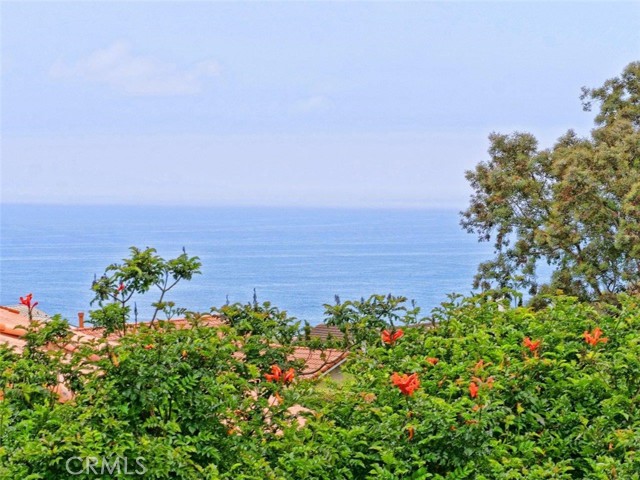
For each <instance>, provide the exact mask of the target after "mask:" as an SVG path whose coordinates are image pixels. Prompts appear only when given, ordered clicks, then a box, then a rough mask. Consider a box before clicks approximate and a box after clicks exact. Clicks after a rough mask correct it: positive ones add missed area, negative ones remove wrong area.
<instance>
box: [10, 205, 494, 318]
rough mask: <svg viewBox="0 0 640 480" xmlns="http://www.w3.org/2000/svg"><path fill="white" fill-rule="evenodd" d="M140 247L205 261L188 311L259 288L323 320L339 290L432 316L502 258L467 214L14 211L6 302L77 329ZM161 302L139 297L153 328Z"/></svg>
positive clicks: (176, 294)
mask: <svg viewBox="0 0 640 480" xmlns="http://www.w3.org/2000/svg"><path fill="white" fill-rule="evenodd" d="M130 246H137V247H140V248H143V247H147V246H149V247H154V248H156V249H157V250H158V253H159V254H160V255H162V256H163V257H165V258H173V257H175V256H177V255H179V254H180V253H182V248H183V247H184V248H185V249H186V251H187V253H188V254H189V255H197V256H198V257H200V260H201V261H202V275H197V276H195V277H194V278H193V280H191V281H190V282H183V283H181V284H179V285H178V286H177V287H176V288H175V289H174V290H172V291H171V294H170V295H169V297H168V299H169V300H173V301H175V302H176V304H177V305H178V306H183V307H185V308H188V309H189V310H193V311H201V312H208V311H209V310H210V309H211V308H212V307H215V306H221V305H223V304H224V303H225V302H226V301H227V300H228V301H230V302H249V301H251V300H252V297H253V290H254V288H255V290H256V294H257V298H258V301H266V300H268V301H270V302H271V303H272V304H274V305H276V306H278V307H279V308H281V309H284V310H286V311H287V312H288V313H289V314H290V315H291V316H294V317H297V318H298V319H300V320H308V321H309V322H310V323H311V324H317V323H319V322H321V321H322V319H323V318H324V316H323V312H324V308H323V304H325V303H333V302H334V296H335V295H339V296H340V298H341V299H342V300H348V299H360V298H361V297H368V296H369V295H370V294H373V293H380V294H388V293H391V294H393V295H402V296H405V297H407V298H408V299H410V300H411V299H413V300H415V301H416V303H417V304H418V305H419V306H420V307H421V308H422V311H423V313H425V314H428V313H429V312H430V311H431V309H432V308H434V307H436V306H437V305H439V304H440V303H441V302H443V301H445V300H446V295H447V294H448V293H452V292H457V293H462V294H468V293H470V291H471V283H472V279H473V275H474V274H475V272H476V268H477V265H478V264H479V263H480V262H481V261H484V260H487V259H489V258H491V256H492V255H491V254H492V248H491V245H489V244H486V243H478V242H477V239H476V238H475V236H474V235H471V234H467V233H466V232H464V231H463V230H462V228H461V227H460V226H459V214H458V212H457V211H455V210H373V209H359V210H349V209H310V208H221V207H216V208H196V207H148V206H144V207H142V206H135V207H133V206H132V207H125V206H36V205H2V206H1V207H0V304H1V305H11V304H16V303H18V298H19V297H20V296H24V295H25V294H27V293H33V296H34V299H35V300H38V301H39V302H40V305H39V306H38V308H41V309H42V310H44V311H45V312H47V313H48V314H50V315H52V314H55V313H60V314H61V315H62V316H63V317H65V318H67V319H68V320H69V321H70V322H71V323H72V324H75V323H76V320H77V313H78V312H88V311H89V310H90V309H93V308H95V306H91V305H90V301H91V299H92V298H93V295H92V292H91V282H92V280H93V278H94V275H97V276H100V275H101V274H102V273H103V272H104V270H105V268H106V267H107V266H108V265H109V264H111V263H114V262H120V261H121V259H122V258H124V257H126V256H127V255H128V248H129V247H130ZM156 300H157V295H156V293H155V292H154V291H153V290H152V291H150V292H149V293H148V294H147V295H145V296H143V297H141V298H137V299H136V304H137V307H138V310H139V319H140V320H141V321H142V320H144V319H145V318H146V317H148V316H149V315H150V312H151V311H152V309H151V307H150V303H151V302H153V301H156Z"/></svg>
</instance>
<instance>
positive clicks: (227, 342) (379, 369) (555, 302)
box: [0, 296, 640, 480]
mask: <svg viewBox="0 0 640 480" xmlns="http://www.w3.org/2000/svg"><path fill="white" fill-rule="evenodd" d="M365 302H369V304H371V303H377V304H378V305H377V307H376V312H377V313H375V312H369V315H372V316H374V317H375V316H376V315H380V314H382V315H387V316H386V317H385V318H386V319H387V320H388V318H389V317H388V314H389V312H390V311H394V312H400V313H398V316H394V324H395V327H396V328H398V327H400V326H402V325H404V324H405V323H407V322H408V323H411V324H413V323H415V321H416V319H415V312H414V311H412V310H409V312H408V313H407V312H404V311H402V310H399V309H398V308H399V307H402V305H400V304H398V302H396V300H395V299H393V298H391V299H384V297H374V298H373V299H370V300H368V301H365ZM385 302H386V303H385ZM338 307H339V306H338ZM338 307H336V308H338ZM336 308H333V307H332V310H331V311H330V312H328V314H329V316H330V315H332V314H335V313H336ZM352 308H353V305H351V306H349V304H347V306H343V307H342V309H347V310H350V309H352ZM338 310H340V308H338ZM224 314H225V316H226V317H227V319H228V320H227V323H228V326H224V327H219V328H213V327H208V326H204V325H202V324H201V321H200V320H198V319H197V318H194V319H193V320H192V328H190V329H176V328H174V327H173V326H172V325H171V324H168V323H164V322H159V323H158V324H157V325H156V326H155V327H150V328H149V327H142V328H139V329H137V330H136V331H131V332H130V333H129V334H128V335H126V336H125V337H123V339H122V340H121V342H120V344H119V345H117V346H114V347H113V348H112V349H111V350H109V353H108V354H107V353H106V351H105V349H104V347H103V342H104V340H102V341H100V342H98V343H97V344H96V345H92V346H84V347H82V348H80V349H78V350H76V351H75V353H74V354H73V356H72V360H71V361H70V362H60V361H59V358H58V356H59V355H60V354H59V353H57V351H56V350H55V349H50V348H46V345H47V344H50V342H52V341H54V342H58V343H60V342H64V341H68V332H67V330H66V329H65V325H64V322H62V321H60V320H59V319H57V320H56V321H55V322H52V323H50V324H48V325H46V327H45V328H44V329H39V330H37V331H33V332H31V333H30V335H29V338H28V340H29V347H28V348H27V349H26V350H25V352H24V354H22V355H18V354H16V353H12V352H11V351H9V349H8V348H2V349H0V371H1V372H2V376H1V382H2V384H1V387H2V393H3V398H4V399H3V401H1V402H0V442H1V444H0V478H7V479H17V478H20V479H56V480H57V479H64V478H101V476H100V475H97V476H96V475H88V476H87V475H78V476H73V475H70V474H69V473H68V471H67V470H66V466H65V465H66V462H67V461H68V459H69V458H71V457H82V458H84V457H87V456H92V457H98V458H102V457H107V458H111V459H113V458H117V457H120V458H127V459H129V463H130V464H133V468H132V469H131V470H133V469H135V467H136V464H135V463H134V460H133V459H137V458H139V457H142V458H143V460H142V464H143V465H144V467H145V473H144V475H143V478H166V479H169V478H184V479H203V478H212V479H215V478H236V479H264V478H273V479H290V478H294V479H296V478H299V479H306V478H326V479H339V478H353V479H358V478H362V479H366V478H371V479H374V478H375V479H378V478H383V479H384V478H387V479H395V478H415V479H418V478H433V479H445V478H446V479H463V478H468V479H543V478H549V479H614V478H619V479H629V480H632V479H638V478H640V458H638V456H637V454H636V452H637V450H638V448H640V410H639V401H640V399H639V396H638V395H639V393H640V337H639V336H638V334H637V332H638V329H639V328H640V305H639V304H638V301H637V300H636V299H635V298H633V297H626V296H622V297H619V305H618V306H617V307H615V308H614V307H607V309H604V310H596V308H595V307H593V306H590V305H587V304H582V303H579V302H578V301H577V300H575V299H572V298H570V297H554V298H551V299H550V305H549V306H548V307H547V308H544V309H542V310H539V311H533V310H531V309H528V308H522V307H521V308H510V307H508V306H506V305H504V304H501V303H497V302H494V301H491V300H488V299H487V298H486V297H476V298H470V299H463V300H461V299H455V298H454V299H452V300H451V301H450V302H448V303H446V304H443V306H442V308H441V309H439V311H437V312H435V313H434V317H435V318H438V321H439V323H438V326H437V327H435V328H432V327H431V326H430V325H429V323H428V322H426V323H424V324H422V325H420V326H415V325H414V326H404V327H403V331H404V335H402V336H397V339H396V340H394V341H391V342H388V343H385V342H383V341H382V340H381V338H380V329H379V328H378V329H377V330H376V335H375V336H371V337H370V338H363V339H361V342H360V343H359V344H358V348H357V349H355V350H354V351H353V353H352V355H351V357H350V359H349V360H348V362H347V364H346V365H345V367H344V369H345V370H346V371H347V372H348V375H347V379H345V380H344V381H343V382H341V383H332V382H330V381H328V380H326V379H325V380H322V379H321V380H300V379H298V378H296V380H295V381H294V382H292V383H288V382H282V381H280V382H278V381H275V382H268V381H266V378H265V373H270V367H271V366H272V365H274V364H276V365H280V367H282V369H283V371H284V369H286V368H289V367H292V368H294V369H295V370H296V371H297V370H298V369H299V367H300V365H298V364H295V363H287V362H286V354H287V352H288V349H289V348H290V346H288V345H282V346H280V345H276V344H274V342H273V338H274V336H280V338H284V337H286V335H288V332H289V329H290V328H293V327H292V326H291V325H287V322H286V321H285V320H286V315H284V314H282V312H280V311H278V310H277V309H273V307H271V306H270V305H268V304H265V305H258V304H250V305H246V306H241V305H231V306H227V307H225V308H224ZM272 314H273V315H275V316H276V317H277V318H276V319H275V320H272V318H271V317H272ZM350 315H351V316H352V320H353V322H355V323H356V324H358V323H360V322H361V321H362V319H359V317H358V316H357V315H353V314H350ZM394 315H395V314H394ZM377 318H378V320H379V321H380V322H381V324H380V325H381V326H382V325H384V326H386V327H387V328H392V327H391V326H390V325H389V323H386V320H385V319H383V317H380V316H378V317H377ZM264 321H267V322H269V321H272V322H273V323H271V327H272V328H270V329H269V330H268V331H258V330H256V329H257V328H258V327H259V325H260V324H261V323H262V322H264ZM366 321H373V319H372V317H371V318H368V319H367V320H366ZM596 328H600V329H601V330H602V331H603V334H602V336H601V337H600V338H597V334H595V329H596ZM280 329H282V330H283V331H280V332H277V330H280ZM396 331H397V330H396ZM585 332H590V333H591V334H594V335H592V336H585V335H584V333H585ZM604 337H606V338H607V341H606V342H605V341H603V339H604ZM65 338H66V339H67V340H65ZM525 339H530V341H529V342H528V343H527V342H525ZM594 339H595V340H594ZM538 340H539V341H540V343H539V344H537V343H536V342H537V341H538ZM586 340H590V342H587V341H586ZM258 346H259V347H258ZM92 353H98V356H99V358H98V359H95V358H96V357H92V356H91V354H92ZM92 358H94V360H91V359H92ZM91 365H93V366H92V367H91ZM79 371H81V372H82V373H81V375H80V377H78V375H77V373H78V372H79ZM394 372H397V373H399V374H400V375H402V374H413V373H415V374H417V378H418V379H419V386H417V388H415V387H416V385H415V384H414V385H413V386H412V387H411V389H409V390H405V392H407V393H409V392H411V393H412V394H411V395H405V394H403V393H402V391H401V389H400V388H399V387H397V386H395V385H394V384H393V383H392V381H391V377H392V375H393V373H394ZM60 378H64V379H65V381H66V382H67V384H68V385H69V386H71V387H73V389H74V390H75V392H76V396H75V398H74V399H73V400H72V401H69V402H67V403H59V402H57V401H56V395H55V394H54V393H53V392H52V391H51V388H47V386H49V387H51V386H53V385H55V384H56V382H57V381H58V380H59V379H60ZM473 385H475V387H474V386H473ZM476 390H477V392H476ZM474 395H475V396H474ZM278 397H279V398H280V401H276V400H275V398H278ZM280 402H281V403H280ZM293 405H301V406H304V407H306V408H308V409H309V410H310V411H308V412H303V413H299V414H297V415H298V417H299V418H302V417H304V419H305V420H306V424H305V425H304V426H301V425H300V423H299V421H298V419H297V418H296V416H295V415H293V414H292V413H291V412H290V411H288V408H289V407H291V406H293ZM77 462H79V460H78V461H77ZM72 466H73V468H75V469H76V470H77V469H78V468H81V465H80V464H79V463H73V464H72ZM117 476H118V474H117V472H116V473H114V474H113V475H108V474H105V475H104V476H103V478H113V477H117ZM119 477H120V478H135V475H133V476H132V475H125V474H124V473H121V474H120V475H119Z"/></svg>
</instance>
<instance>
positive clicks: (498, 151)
mask: <svg viewBox="0 0 640 480" xmlns="http://www.w3.org/2000/svg"><path fill="white" fill-rule="evenodd" d="M580 98H581V100H582V102H583V109H584V110H585V111H590V110H591V108H592V107H593V105H594V104H595V105H598V106H599V108H600V110H599V112H598V114H597V115H596V117H595V128H594V129H593V130H592V131H591V135H590V136H589V137H588V138H579V137H578V136H577V135H576V133H575V132H573V131H572V130H569V131H568V132H567V133H566V134H565V135H563V136H562V137H561V138H560V139H558V141H557V142H556V144H555V145H554V146H553V148H551V149H545V150H539V149H538V143H537V140H536V139H535V137H534V136H533V135H531V134H529V133H522V132H514V133H512V134H508V135H505V134H499V133H492V134H491V135H490V136H489V140H490V142H491V146H490V148H489V155H490V159H489V161H487V162H481V163H480V164H478V165H477V166H476V168H475V170H472V171H468V172H466V178H467V180H468V181H469V182H470V184H471V186H472V187H473V190H474V193H473V194H472V196H471V200H470V205H469V207H468V208H467V210H465V211H463V212H461V215H462V219H461V225H462V226H463V227H464V228H465V229H466V230H467V231H468V232H470V233H476V234H477V235H478V237H479V240H480V241H490V240H493V242H494V247H495V253H496V256H495V258H494V259H493V260H490V261H488V262H485V263H482V264H481V265H480V266H479V269H478V274H477V275H476V277H475V280H474V288H479V287H480V288H482V289H483V290H487V289H490V288H505V287H511V288H517V289H528V290H529V293H530V294H533V295H535V294H539V293H544V292H549V291H553V292H554V291H556V290H558V289H560V290H562V291H563V292H564V293H567V294H570V295H576V296H578V297H580V298H581V299H584V300H595V299H603V298H607V297H609V296H610V295H612V294H615V293H619V292H625V291H626V292H636V291H638V290H639V289H640V62H634V63H631V64H629V65H628V66H627V67H626V68H625V70H624V72H623V73H622V75H621V76H620V77H617V78H613V79H610V80H607V81H606V82H605V83H604V85H603V86H602V87H600V88H595V89H589V88H586V87H583V89H582V95H581V97H580ZM542 261H546V262H547V263H548V264H549V265H551V266H552V268H553V273H552V278H551V280H550V282H549V283H548V284H546V285H540V284H539V282H538V279H537V275H536V272H537V267H539V265H540V262H542Z"/></svg>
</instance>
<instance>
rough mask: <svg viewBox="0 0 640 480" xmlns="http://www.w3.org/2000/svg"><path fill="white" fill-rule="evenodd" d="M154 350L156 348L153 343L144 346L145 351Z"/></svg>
mask: <svg viewBox="0 0 640 480" xmlns="http://www.w3.org/2000/svg"><path fill="white" fill-rule="evenodd" d="M154 348H156V347H155V346H154V345H153V344H152V343H150V344H148V345H145V346H144V349H145V350H153V349H154Z"/></svg>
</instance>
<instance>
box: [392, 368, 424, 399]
mask: <svg viewBox="0 0 640 480" xmlns="http://www.w3.org/2000/svg"><path fill="white" fill-rule="evenodd" d="M391 381H392V382H393V384H394V385H395V386H396V387H398V388H399V389H400V391H401V392H402V393H403V394H405V395H409V396H411V395H413V392H415V391H416V390H417V389H418V387H419V386H420V380H419V379H418V374H417V373H412V374H411V375H407V374H406V373H405V374H403V375H402V376H401V375H398V374H397V373H396V372H393V375H391Z"/></svg>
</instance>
